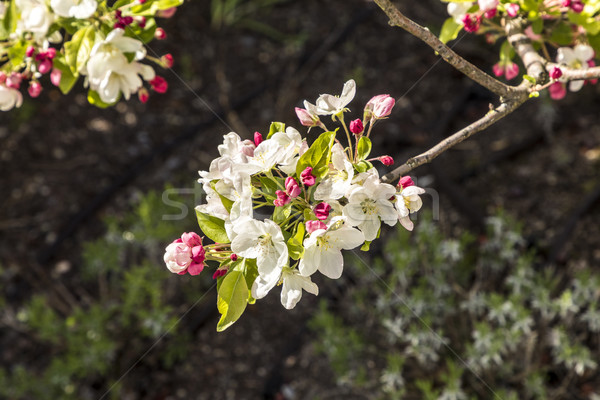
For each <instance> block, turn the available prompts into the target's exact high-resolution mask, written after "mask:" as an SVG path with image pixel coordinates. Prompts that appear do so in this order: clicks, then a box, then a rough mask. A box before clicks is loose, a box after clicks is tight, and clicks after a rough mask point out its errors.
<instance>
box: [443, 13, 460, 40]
mask: <svg viewBox="0 0 600 400" xmlns="http://www.w3.org/2000/svg"><path fill="white" fill-rule="evenodd" d="M462 28H463V26H462V25H461V24H459V23H457V22H456V21H455V20H454V18H448V19H447V20H446V21H444V25H442V30H441V31H440V40H441V41H442V42H443V43H448V42H449V41H451V40H454V39H456V38H457V37H458V34H459V33H460V31H461V30H462Z"/></svg>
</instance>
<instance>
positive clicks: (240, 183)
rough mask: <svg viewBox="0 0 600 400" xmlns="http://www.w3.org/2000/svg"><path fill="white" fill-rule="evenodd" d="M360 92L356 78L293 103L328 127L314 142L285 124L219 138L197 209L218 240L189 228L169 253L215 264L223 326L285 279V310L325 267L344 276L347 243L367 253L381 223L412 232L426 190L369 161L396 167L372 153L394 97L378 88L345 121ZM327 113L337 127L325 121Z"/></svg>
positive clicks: (170, 261) (178, 259) (193, 266)
mask: <svg viewBox="0 0 600 400" xmlns="http://www.w3.org/2000/svg"><path fill="white" fill-rule="evenodd" d="M355 92H356V84H355V82H354V81H353V80H350V81H348V82H346V84H345V85H344V88H343V90H342V94H341V95H340V96H333V95H329V94H323V95H321V96H320V97H319V98H318V99H317V101H316V102H315V104H312V103H309V102H306V101H305V102H304V106H305V108H296V114H297V115H298V118H299V120H300V123H301V124H302V125H304V126H306V127H308V128H309V130H310V129H312V128H320V129H322V130H323V132H322V133H321V134H320V135H319V136H318V138H316V139H315V140H314V141H313V142H312V144H310V145H309V144H308V142H307V140H306V138H303V137H302V135H301V134H300V132H299V131H298V130H296V129H295V128H293V127H289V126H288V127H286V126H285V125H284V124H283V123H279V122H274V123H272V124H271V126H270V129H269V132H268V134H266V137H265V136H263V135H262V134H260V133H258V132H256V133H255V134H254V138H253V140H242V139H241V138H240V137H239V136H238V135H237V134H236V133H233V132H231V133H229V134H227V135H225V136H224V141H223V144H222V145H220V146H218V150H219V154H220V157H218V158H216V159H215V160H213V161H212V162H211V164H210V168H209V170H208V171H200V176H201V178H200V180H199V182H200V183H202V185H203V188H204V191H205V192H206V204H202V205H199V206H198V207H197V208H196V214H197V217H198V223H199V226H200V229H201V230H202V232H203V234H204V235H205V236H206V237H208V238H209V239H211V240H212V241H213V242H215V243H214V244H208V245H203V244H202V239H201V238H200V236H199V235H197V234H195V233H185V234H183V235H182V237H181V238H179V239H177V240H175V241H174V242H173V243H172V244H170V245H169V246H168V247H167V249H166V253H165V256H164V260H165V263H166V264H167V267H168V269H169V270H170V271H171V272H173V273H177V274H185V273H190V274H191V275H197V274H199V273H200V272H202V270H203V269H204V266H205V263H206V262H207V261H215V262H216V263H217V264H218V266H217V267H216V270H215V272H214V275H213V277H214V278H215V279H217V280H218V281H217V282H218V283H217V287H218V301H217V306H218V309H219V311H220V313H221V314H222V316H221V319H220V321H219V323H218V326H217V329H218V330H224V329H226V328H227V327H229V326H230V325H231V324H232V323H234V322H235V321H236V320H237V319H238V318H239V317H240V315H241V314H242V313H243V311H244V309H245V308H246V305H247V304H248V303H253V302H254V301H255V300H256V299H261V298H263V297H265V296H266V295H267V293H268V292H270V291H271V290H272V289H273V288H274V287H275V286H277V285H278V284H281V303H282V304H283V306H284V307H285V308H287V309H292V308H294V307H295V306H296V304H297V303H298V301H299V300H300V298H301V297H302V292H303V291H306V292H309V293H312V294H314V295H317V294H318V292H319V290H318V287H317V285H316V284H315V282H313V281H312V279H311V276H312V275H314V274H315V273H316V272H317V271H318V272H320V273H321V274H322V275H325V276H326V277H328V278H331V279H338V278H339V277H340V276H341V275H342V272H343V266H344V260H343V256H342V250H351V249H355V248H358V247H359V246H362V247H361V249H362V250H364V251H367V250H368V249H369V245H370V243H371V242H372V241H373V240H375V239H376V238H378V237H379V234H380V230H381V226H382V223H384V224H387V225H389V226H394V225H396V224H397V223H398V222H399V223H400V224H401V225H402V226H403V227H404V228H406V229H408V230H412V228H413V223H412V222H411V220H410V218H409V214H410V213H413V212H415V211H417V210H419V209H420V208H421V205H422V202H421V199H420V197H419V195H420V194H423V193H424V190H423V189H422V188H419V187H417V186H416V185H415V184H414V183H413V181H412V180H411V178H410V177H408V176H405V177H402V179H400V181H399V182H398V184H397V185H396V186H393V185H390V184H387V183H382V182H381V180H380V178H379V173H378V171H377V169H376V168H375V167H374V166H373V164H372V163H373V162H381V163H383V164H384V165H391V164H392V163H393V159H392V158H391V157H390V156H380V157H374V158H373V157H371V158H369V154H370V152H371V140H370V139H369V136H370V134H371V131H372V128H373V126H374V125H375V123H376V122H377V121H379V120H381V119H384V118H386V117H387V116H388V115H389V114H390V113H391V110H392V108H393V107H394V104H395V101H394V99H393V98H392V97H390V96H389V95H379V96H375V97H373V98H372V99H371V100H370V101H369V102H368V103H367V104H366V106H365V107H364V110H363V117H362V118H361V119H355V120H353V121H351V122H350V123H349V124H346V122H345V119H344V115H345V113H347V112H348V111H350V110H349V109H348V108H347V107H346V106H347V105H348V104H349V103H350V102H351V101H352V99H353V98H354V95H355ZM323 116H331V119H332V121H333V122H335V123H338V124H339V125H340V127H338V128H336V129H335V130H330V129H328V128H327V127H326V125H325V122H324V121H322V120H321V118H322V117H323ZM340 128H341V129H340ZM340 131H341V132H343V133H342V134H341V135H340V136H342V138H339V137H338V133H339V132H340Z"/></svg>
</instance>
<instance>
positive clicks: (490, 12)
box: [483, 8, 497, 19]
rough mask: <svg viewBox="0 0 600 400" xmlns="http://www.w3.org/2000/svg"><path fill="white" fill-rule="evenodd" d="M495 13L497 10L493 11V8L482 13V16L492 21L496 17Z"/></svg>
mask: <svg viewBox="0 0 600 400" xmlns="http://www.w3.org/2000/svg"><path fill="white" fill-rule="evenodd" d="M496 11H497V9H495V8H494V9H493V10H488V11H486V12H484V13H483V16H484V17H486V18H487V19H492V18H494V17H495V16H496Z"/></svg>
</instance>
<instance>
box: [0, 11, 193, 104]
mask: <svg viewBox="0 0 600 400" xmlns="http://www.w3.org/2000/svg"><path fill="white" fill-rule="evenodd" d="M109 3H112V4H109ZM181 4H183V0H117V1H112V2H107V1H106V0H105V1H100V0H7V1H0V110H2V111H8V110H11V109H13V108H14V107H19V106H21V104H22V102H23V95H22V93H21V90H22V89H24V86H27V92H28V94H29V96H31V97H38V96H39V95H40V93H41V91H42V88H43V86H42V77H43V76H44V75H49V76H50V79H49V80H50V83H51V84H52V85H54V86H57V87H58V88H59V89H60V90H61V92H62V93H64V94H66V93H68V92H69V91H70V90H71V89H72V88H73V86H74V85H75V83H76V82H77V80H78V79H79V77H83V78H84V86H85V87H88V88H89V91H88V101H89V102H90V103H91V104H94V105H96V106H99V107H107V106H110V105H113V104H115V103H116V102H117V101H119V99H120V98H121V97H124V98H125V99H129V98H130V97H131V95H133V94H137V95H138V97H139V99H140V100H141V101H142V102H146V101H147V100H148V97H149V91H148V88H150V89H152V90H154V91H156V92H158V93H164V92H165V91H166V90H167V87H168V86H167V82H166V80H165V79H164V78H163V77H161V76H159V75H157V74H156V73H155V71H154V68H153V67H152V66H151V65H148V64H145V63H143V62H142V61H150V62H153V63H154V64H156V65H158V66H160V67H163V68H170V67H171V66H172V65H173V57H172V56H171V55H170V54H165V55H163V56H161V57H152V56H149V55H148V54H147V53H146V50H145V47H144V45H145V44H146V43H148V42H150V41H151V40H153V39H164V38H165V37H166V33H165V31H164V29H162V28H159V27H158V26H157V22H156V18H157V17H163V18H168V17H171V16H172V15H173V13H174V12H175V10H176V7H178V6H180V5H181Z"/></svg>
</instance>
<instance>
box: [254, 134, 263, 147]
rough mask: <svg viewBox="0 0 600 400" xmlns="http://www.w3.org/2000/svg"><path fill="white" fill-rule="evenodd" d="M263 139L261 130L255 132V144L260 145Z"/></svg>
mask: <svg viewBox="0 0 600 400" xmlns="http://www.w3.org/2000/svg"><path fill="white" fill-rule="evenodd" d="M262 141H263V137H262V135H261V134H260V132H254V145H255V146H258V145H259V144H261V143H262Z"/></svg>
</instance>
